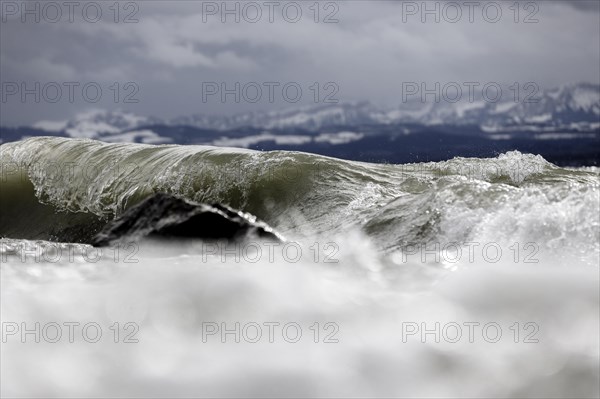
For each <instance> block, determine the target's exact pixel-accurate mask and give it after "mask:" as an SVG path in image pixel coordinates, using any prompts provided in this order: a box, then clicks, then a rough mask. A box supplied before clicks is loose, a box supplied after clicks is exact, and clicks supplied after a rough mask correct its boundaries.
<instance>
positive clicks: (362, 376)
mask: <svg viewBox="0 0 600 399" xmlns="http://www.w3.org/2000/svg"><path fill="white" fill-rule="evenodd" d="M0 158H1V161H2V165H3V171H2V172H3V173H2V179H3V180H2V191H1V192H0V202H1V203H2V206H3V209H9V210H10V211H9V212H3V213H2V220H0V235H2V236H3V237H4V238H3V239H2V240H1V241H0V256H1V261H2V265H1V268H0V271H1V273H2V274H1V280H0V281H1V287H0V288H1V292H2V301H1V305H0V306H1V311H2V320H3V323H4V324H3V334H5V336H3V338H6V342H4V341H3V343H2V352H1V355H2V362H3V364H10V365H11V367H10V368H8V367H3V368H2V381H3V383H2V395H5V396H41V395H43V396H65V395H66V394H67V395H69V396H78V397H81V396H83V397H86V396H87V397H91V396H117V395H119V396H128V395H129V396H133V395H139V396H157V397H173V396H176V397H177V396H179V397H189V396H211V397H215V396H217V397H232V396H235V397H240V396H243V397H265V396H267V397H298V396H319V397H324V396H336V397H340V396H349V397H364V396H380V397H381V396H396V397H459V396H461V397H462V396H468V397H539V396H549V397H597V396H598V395H599V394H600V392H599V384H598V382H599V372H600V367H599V360H600V353H599V351H600V346H599V341H598V336H599V332H600V331H599V321H600V320H599V314H600V313H599V312H600V308H599V302H600V301H599V299H600V298H599V295H600V294H599V292H598V285H599V284H600V279H599V273H598V264H600V248H599V245H600V244H599V242H600V231H599V229H600V222H599V220H598V210H599V209H600V197H599V195H600V191H599V190H600V181H599V170H598V169H597V168H580V169H564V168H559V167H556V166H554V165H552V164H550V163H548V162H546V161H545V160H544V159H543V158H541V157H539V156H535V155H531V154H521V153H518V152H510V153H506V154H500V155H499V156H498V157H496V158H490V159H477V158H469V159H464V158H463V159H461V158H455V159H452V160H449V161H446V162H438V163H422V164H410V165H382V164H378V165H375V164H365V163H357V162H351V161H343V160H338V159H332V158H326V157H321V156H316V155H310V154H303V153H291V152H277V151H275V152H265V153H259V152H253V151H246V150H234V149H225V148H212V147H196V146H186V147H182V146H145V145H137V144H102V143H99V142H95V141H90V140H69V139H61V138H34V139H30V140H27V141H23V142H18V143H14V144H6V145H3V146H2V147H1V151H0ZM108 160H110V161H111V162H107V161H108ZM49 165H55V167H54V168H51V167H49ZM65 165H71V169H68V168H67V169H65ZM86 167H87V168H88V171H87V172H86V171H85V168H86ZM65 170H66V171H67V172H65ZM86 173H87V176H89V178H86V177H85V176H86ZM153 192H168V193H172V194H175V195H178V196H181V197H184V198H187V199H190V200H195V201H199V202H220V203H223V204H227V205H230V206H233V207H236V208H238V209H241V210H244V211H248V212H251V213H253V214H255V215H257V216H258V217H260V218H262V219H263V220H265V221H267V222H268V223H270V224H271V225H272V226H273V227H274V228H275V229H277V230H278V231H279V232H281V233H282V234H283V235H284V236H285V238H286V240H287V241H286V242H285V243H280V244H273V243H270V244H269V243H265V242H260V241H250V242H242V243H238V244H225V243H203V242H179V243H170V244H166V243H163V242H158V241H151V240H145V241H143V242H141V243H136V244H132V245H123V246H121V247H110V248H104V249H96V248H93V247H91V246H89V245H85V244H76V243H75V242H78V241H79V242H85V241H86V239H87V236H89V234H90V233H91V232H92V231H93V230H94V229H95V228H96V227H97V226H98V225H101V224H102V223H105V222H106V221H108V220H110V219H112V218H113V217H115V216H118V215H119V214H121V213H122V212H123V210H124V209H126V208H128V207H130V206H131V205H133V204H135V203H137V202H139V201H140V200H141V199H143V198H144V197H145V196H147V195H150V194H151V193H153ZM56 212H58V213H56ZM57 221H61V223H62V224H57ZM61 235H62V236H61ZM67 238H68V239H67ZM59 242H62V243H60V244H59ZM69 242H70V243H69ZM36 322H38V323H40V327H39V340H40V343H35V338H36V336H35V333H30V334H28V335H27V334H25V336H23V335H22V329H23V327H26V328H27V329H29V330H34V331H35V327H34V326H35V323H36ZM69 322H79V323H80V325H78V326H73V331H72V332H73V334H72V338H73V342H70V341H69V338H70V335H69V333H70V331H69V328H68V326H65V324H64V323H69ZM6 323H16V324H11V325H10V326H8V325H7V324H6ZM21 323H25V325H24V326H23V325H22V324H21ZM51 323H58V325H59V326H60V328H61V332H62V337H61V339H60V340H58V341H57V342H55V343H52V342H49V341H52V339H53V338H55V335H56V334H55V330H56V326H55V325H53V324H51ZM86 323H96V324H97V326H96V325H94V326H88V328H87V329H86V330H85V333H84V332H83V330H84V326H85V325H86ZM115 323H118V325H115ZM128 323H129V324H128ZM236 323H238V324H236ZM315 323H316V324H315ZM15 325H16V326H17V327H18V328H19V330H18V331H16V332H14V334H12V335H7V331H8V330H10V329H11V328H13V327H15ZM92 327H93V328H92ZM98 327H99V328H100V330H101V333H102V336H101V337H100V338H98V341H97V342H95V343H91V342H89V341H94V340H95V339H96V338H97V334H95V333H96V331H97V330H98ZM23 340H25V341H26V342H25V343H23V342H22V341H23ZM115 341H116V342H115ZM134 341H137V342H134ZM237 341H239V342H237ZM32 378H35V380H36V383H35V384H29V383H28V380H30V379H32Z"/></svg>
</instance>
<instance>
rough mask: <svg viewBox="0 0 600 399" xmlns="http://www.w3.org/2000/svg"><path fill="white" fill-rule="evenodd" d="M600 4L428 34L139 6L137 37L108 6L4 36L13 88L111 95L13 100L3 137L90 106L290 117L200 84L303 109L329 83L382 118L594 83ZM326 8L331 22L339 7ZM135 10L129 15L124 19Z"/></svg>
mask: <svg viewBox="0 0 600 399" xmlns="http://www.w3.org/2000/svg"><path fill="white" fill-rule="evenodd" d="M258 3H259V4H262V2H258ZM420 3H421V2H417V3H416V4H417V5H418V4H420ZM459 3H461V2H459ZM509 3H510V4H509ZM592 3H594V4H597V2H577V1H575V2H573V1H571V2H562V1H561V2H557V1H546V2H536V3H535V4H537V6H538V7H537V8H538V9H537V10H534V11H535V15H534V16H533V18H536V19H537V20H538V22H537V23H523V18H525V17H526V16H527V15H528V14H529V13H530V12H531V11H532V9H525V8H524V7H525V2H524V3H522V5H521V8H520V13H519V15H518V18H519V23H515V22H514V18H515V15H514V14H513V10H511V9H509V6H510V5H511V4H512V2H503V3H502V12H503V15H502V18H501V19H500V20H499V21H498V22H496V23H491V22H488V21H486V20H485V18H483V17H482V14H481V7H480V8H478V9H477V10H476V12H475V14H474V16H475V20H474V22H470V21H468V18H467V16H466V14H464V15H463V17H462V18H461V19H460V20H459V21H458V22H456V23H451V22H448V21H445V20H444V18H442V20H441V21H440V22H439V23H436V22H435V21H434V20H433V17H432V16H431V15H429V16H427V15H426V18H427V20H426V22H425V23H422V22H421V15H420V14H419V13H417V14H415V15H412V14H410V15H406V13H405V11H407V9H406V4H405V5H402V3H399V2H372V1H347V2H336V3H335V4H336V5H337V6H338V8H339V9H338V10H337V12H336V13H335V16H334V17H335V18H337V19H338V20H339V23H322V22H320V23H315V22H314V20H313V19H314V14H313V13H312V11H311V10H310V9H309V8H308V7H309V6H310V4H313V3H312V2H311V3H303V5H302V10H303V17H302V19H301V20H300V21H299V22H297V23H290V22H287V21H286V20H285V19H284V18H283V17H282V14H281V12H279V13H277V12H276V13H275V14H274V17H275V18H274V22H272V23H270V22H269V21H268V20H267V16H266V15H263V18H262V19H261V20H260V21H258V22H257V23H248V22H246V21H244V20H243V19H242V21H241V22H240V23H235V22H233V21H232V20H231V19H230V20H229V22H228V23H222V22H221V21H220V19H219V18H218V15H205V16H204V17H203V14H202V10H203V4H202V2H191V1H187V2H177V1H174V2H168V3H167V2H154V1H149V2H144V1H140V2H136V3H135V4H137V5H138V7H139V10H138V11H137V12H136V13H135V18H137V19H138V20H139V22H138V23H129V24H126V23H114V21H113V20H112V19H113V17H114V15H112V14H111V13H110V10H109V9H108V3H102V4H103V11H104V14H103V18H102V20H101V21H99V22H97V23H89V22H86V21H85V20H84V19H83V18H81V15H79V16H78V15H77V14H76V15H75V16H76V18H75V19H76V21H75V22H73V23H69V22H68V21H61V22H59V23H49V22H47V21H41V22H40V23H34V22H33V21H32V20H31V19H30V20H29V21H28V22H27V23H22V22H21V21H20V20H18V19H15V17H14V16H10V17H7V20H6V21H4V20H3V21H2V24H1V33H2V34H1V35H0V45H1V50H0V52H1V58H0V72H1V80H2V82H3V83H5V82H18V83H20V82H26V84H28V85H33V82H36V81H37V82H41V83H42V84H44V83H46V82H59V83H61V82H68V81H76V82H80V83H81V84H82V85H83V84H85V83H86V82H98V84H99V85H100V86H101V88H102V89H103V95H102V98H101V99H100V100H99V101H98V102H97V103H92V102H89V101H85V99H82V98H81V93H79V96H76V98H75V101H74V102H73V103H70V102H69V101H64V100H63V101H59V102H57V103H49V102H48V101H44V99H42V101H40V103H35V102H34V101H32V100H31V96H30V97H29V98H28V99H27V101H26V102H25V103H22V102H21V101H19V100H18V96H11V97H10V99H9V100H8V101H6V102H4V103H2V111H1V112H0V117H1V119H2V121H1V122H2V124H7V125H14V124H27V123H32V122H35V121H38V120H41V119H55V120H60V119H66V118H69V117H71V116H72V115H74V114H75V113H77V112H80V111H83V110H85V109H88V108H91V107H95V108H106V109H114V108H124V109H128V110H131V111H133V112H137V113H140V114H142V115H155V116H159V117H174V116H177V115H182V114H191V113H197V112H202V113H218V114H227V113H236V112H242V111H247V110H259V109H260V110H265V109H269V108H281V107H285V106H289V105H291V104H290V103H289V102H287V101H284V100H283V99H282V96H281V92H279V93H278V95H277V96H276V101H275V102H274V103H269V102H268V101H264V98H265V97H263V100H261V101H259V102H258V103H256V104H252V103H248V102H244V101H241V102H240V103H235V102H234V101H233V100H232V99H231V98H232V97H229V99H228V101H227V102H226V103H225V104H223V103H221V102H220V101H218V100H217V99H216V97H218V96H213V98H211V101H208V102H206V103H205V102H203V101H202V82H207V81H214V82H226V83H227V85H228V86H229V87H233V85H234V84H235V82H240V83H241V84H242V85H243V84H244V83H247V82H258V83H262V82H280V83H281V84H284V83H286V82H297V83H298V84H299V85H300V86H301V88H302V89H303V96H302V99H301V101H300V103H301V104H307V103H311V102H313V101H314V95H315V93H314V90H311V87H313V88H314V86H312V85H313V84H314V83H315V82H317V83H319V85H318V87H319V90H320V92H319V98H320V99H322V98H323V97H324V95H326V94H328V93H330V92H331V90H325V88H324V87H323V86H324V84H325V83H327V82H335V83H336V84H337V86H338V87H339V91H338V92H337V94H336V95H335V98H337V99H339V100H340V101H356V100H369V101H372V102H374V103H377V104H381V105H397V104H399V103H400V98H401V88H402V82H406V81H416V82H421V81H425V82H430V83H433V82H441V83H442V84H444V83H446V82H453V81H455V82H467V81H477V82H482V83H485V82H500V83H507V84H510V83H512V82H520V83H524V82H529V81H534V82H536V83H538V84H539V85H540V86H543V87H547V86H558V85H561V84H566V83H573V82H579V81H590V82H594V83H597V82H598V80H599V77H598V68H599V66H600V54H599V53H600V50H599V48H600V37H599V36H600V33H599V29H598V26H599V25H598V24H599V20H598V18H599V15H600V14H598V13H594V12H590V10H595V9H597V7H596V6H595V5H593V4H592ZM18 4H20V2H19V3H18ZM111 4H112V3H111ZM124 4H126V3H121V5H122V6H124ZM204 4H205V5H206V4H207V3H206V2H205V3H204ZM216 4H221V2H217V3H216ZM228 4H233V3H231V2H230V3H228ZM281 4H282V6H283V4H285V3H283V2H282V3H281ZM320 4H321V6H322V8H321V10H320V13H319V19H320V20H322V19H323V18H324V17H325V16H326V15H327V14H328V13H330V12H332V11H334V8H329V9H325V5H326V2H322V3H320ZM428 4H429V6H430V7H434V6H435V5H434V3H433V2H429V3H428ZM482 5H483V2H482ZM439 7H440V9H441V8H442V7H443V5H442V3H440V5H439ZM130 11H131V10H125V9H123V10H121V13H120V15H119V18H120V19H122V18H123V17H124V16H125V15H126V14H127V12H130ZM265 11H266V8H264V7H263V12H265ZM462 11H463V12H465V11H466V10H465V9H464V8H463V10H462ZM17 17H18V15H17ZM115 82H117V83H118V85H117V87H116V88H118V89H119V92H118V93H117V94H118V97H119V101H117V102H115V101H114V96H115V90H116V89H115V86H112V85H113V84H114V83H115ZM126 82H134V83H135V84H136V87H137V88H139V91H138V92H136V93H135V96H134V98H135V99H138V100H139V102H138V103H124V102H123V97H124V96H126V95H127V94H131V93H132V92H133V91H134V90H131V88H130V89H129V90H126V89H125V88H124V87H123V86H124V84H125V83H126ZM111 87H112V89H111ZM265 96H266V93H265Z"/></svg>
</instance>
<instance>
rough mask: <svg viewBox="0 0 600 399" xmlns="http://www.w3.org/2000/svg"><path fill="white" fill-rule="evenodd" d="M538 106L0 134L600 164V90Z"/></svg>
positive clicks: (337, 111)
mask: <svg viewBox="0 0 600 399" xmlns="http://www.w3.org/2000/svg"><path fill="white" fill-rule="evenodd" d="M535 99H536V100H537V101H535V102H525V101H521V102H518V101H514V99H506V97H505V99H504V100H503V101H498V102H486V101H483V100H482V99H481V98H475V99H474V101H470V102H469V101H459V102H455V103H451V102H444V101H440V102H433V103H421V102H420V101H412V102H410V103H404V104H401V105H400V106H398V107H394V108H389V109H381V108H378V107H376V106H374V105H372V104H370V103H368V102H358V103H343V104H328V105H316V106H305V107H296V108H291V109H286V110H282V111H271V112H254V113H244V114H239V115H234V116H206V115H200V114H198V115H192V116H187V117H179V118H175V119H172V120H160V119H158V118H154V117H145V116H139V115H135V114H132V113H129V112H125V111H104V110H93V111H89V112H86V113H84V114H80V115H77V116H76V117H75V118H73V119H71V120H69V121H58V122H57V121H41V122H38V123H36V124H35V125H33V126H31V127H19V128H7V127H1V126H0V143H2V142H10V141H16V140H21V139H23V138H26V137H31V136H47V135H52V136H66V137H77V138H92V139H96V140H101V141H106V142H121V143H145V144H201V145H215V146H226V147H227V146H229V147H244V148H252V149H257V150H277V149H283V150H294V151H304V152H312V153H318V154H323V155H327V156H332V157H338V158H346V159H354V160H360V161H367V162H380V161H384V162H394V163H405V162H421V161H423V160H432V161H435V160H443V159H448V158H451V157H453V156H477V157H482V156H484V157H485V156H494V155H495V154H498V153H499V152H504V151H510V150H520V151H524V152H535V153H538V154H541V155H542V156H544V157H545V158H546V159H548V160H549V161H551V162H555V163H558V164H564V165H598V164H600V156H599V154H600V85H591V84H579V85H572V86H565V87H561V88H558V89H553V90H547V91H540V92H539V93H538V95H537V96H536V97H535Z"/></svg>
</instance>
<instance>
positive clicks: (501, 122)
mask: <svg viewBox="0 0 600 399" xmlns="http://www.w3.org/2000/svg"><path fill="white" fill-rule="evenodd" d="M508 93H510V94H508ZM463 97H465V98H464V99H463V100H462V101H458V102H454V103H453V102H449V101H444V99H443V98H441V99H440V101H438V102H429V103H422V102H420V101H412V102H410V103H404V104H401V105H400V106H398V107H395V108H391V109H379V108H377V107H375V106H374V105H372V104H370V103H368V102H357V103H342V104H325V105H323V104H320V105H313V106H304V107H297V108H290V109H285V110H282V111H270V112H249V113H243V114H237V115H233V116H215V115H201V114H196V115H191V116H184V117H178V118H174V119H172V120H160V119H158V118H154V117H145V116H138V115H134V114H132V113H128V112H124V111H110V112H109V111H103V110H93V111H89V112H86V113H84V114H80V115H77V116H76V117H75V118H73V119H72V120H70V121H62V122H56V121H41V122H38V123H36V124H35V125H33V128H37V129H41V130H46V131H51V132H64V133H65V134H66V135H68V136H71V137H85V138H112V139H115V140H116V139H118V138H126V137H123V136H121V135H122V134H124V133H132V132H133V131H135V130H137V129H143V130H142V131H141V133H137V134H138V135H143V136H145V137H146V138H147V140H149V141H156V140H158V139H157V138H156V137H153V136H152V135H151V134H150V133H149V132H151V131H152V129H150V130H148V129H149V128H150V127H151V126H152V125H167V126H190V127H195V128H199V129H205V130H211V131H230V130H235V129H241V128H255V129H265V130H284V129H302V130H307V131H313V132H317V131H319V130H321V129H323V128H329V127H342V126H343V127H355V126H365V125H391V124H403V123H411V124H422V125H426V126H431V125H457V126H461V125H475V126H480V127H481V128H482V130H484V131H487V132H501V131H515V130H520V129H521V130H525V131H548V130H553V129H564V128H568V129H573V130H584V131H589V130H597V129H598V128H600V125H599V121H600V85H593V84H578V85H571V86H564V87H561V88H558V89H552V90H546V91H539V92H538V93H536V94H535V95H533V96H532V97H531V98H527V95H526V94H520V97H521V98H514V92H511V91H510V90H505V95H504V96H503V97H502V99H501V100H500V101H497V102H492V101H484V100H483V99H481V98H475V99H474V100H473V101H469V100H468V99H467V98H466V97H467V96H463ZM517 100H519V101H517ZM129 136H132V134H129V135H128V137H129Z"/></svg>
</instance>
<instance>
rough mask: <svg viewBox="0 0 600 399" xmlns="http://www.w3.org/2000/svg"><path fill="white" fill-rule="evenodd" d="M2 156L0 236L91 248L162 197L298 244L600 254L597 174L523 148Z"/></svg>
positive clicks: (52, 146)
mask: <svg viewBox="0 0 600 399" xmlns="http://www.w3.org/2000/svg"><path fill="white" fill-rule="evenodd" d="M0 160H1V164H2V192H1V193H0V204H1V205H2V208H3V209H5V210H6V211H5V212H3V213H2V216H1V218H0V236H3V237H9V238H23V239H44V240H56V241H63V242H86V241H87V240H89V238H90V237H91V236H92V235H93V234H94V233H95V232H96V231H97V230H98V229H99V228H100V227H102V226H103V225H104V223H106V222H107V221H108V220H110V219H112V218H114V217H116V216H118V215H119V214H121V213H122V212H123V211H124V210H125V209H127V208H128V207H130V206H132V205H134V204H136V203H138V202H139V201H140V200H142V199H144V198H146V197H148V196H149V195H151V194H152V193H156V192H165V193H170V194H173V195H177V196H180V197H184V198H187V199H190V200H194V201H198V202H207V203H213V202H218V203H223V204H226V205H229V206H232V207H234V208H238V209H241V210H244V211H247V212H250V213H252V214H254V215H256V216H258V217H259V218H262V219H263V220H265V221H266V222H267V223H270V224H271V225H273V226H274V227H275V228H277V229H279V230H280V231H283V232H287V233H290V232H291V233H292V235H293V236H294V235H295V236H303V235H314V234H317V235H319V234H320V235H323V234H332V233H335V232H340V231H343V230H345V229H348V228H351V227H356V226H358V227H360V228H361V229H362V230H363V231H365V232H366V233H367V234H368V235H369V236H371V237H372V238H374V240H373V241H374V242H376V243H377V245H378V247H379V248H380V249H383V250H385V251H393V250H397V249H401V248H403V247H405V246H407V245H410V244H414V243H428V242H436V241H443V242H460V243H464V242H468V241H473V240H479V241H482V240H488V241H489V240H494V241H495V242H499V243H500V244H507V245H508V243H510V242H541V243H544V245H546V246H549V247H552V248H556V249H560V248H568V249H569V251H570V252H569V254H570V255H571V256H572V255H573V253H575V254H576V255H577V256H581V257H585V256H588V255H589V254H590V253H592V252H597V251H598V249H599V248H598V245H599V244H598V242H599V241H600V235H599V222H598V217H597V215H598V210H599V208H600V203H599V187H600V186H599V169H598V168H583V169H563V168H559V167H557V166H554V165H552V164H550V163H548V162H547V161H545V160H544V159H543V158H542V157H540V156H535V155H530V154H521V153H519V152H508V153H506V154H501V155H499V156H498V157H497V158H490V159H478V158H455V159H452V160H449V161H445V162H436V163H420V164H405V165H387V164H367V163H359V162H352V161H345V160H339V159H333V158H327V157H323V156H318V155H312V154H306V153H296V152H283V151H271V152H255V151H250V150H241V149H232V148H218V147H205V146H176V145H167V146H150V145H141V144H106V143H101V142H97V141H92V140H74V139H65V138H53V137H52V138H51V137H39V138H31V139H28V140H24V141H21V142H15V143H9V144H5V145H2V147H0ZM591 249H593V251H591Z"/></svg>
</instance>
